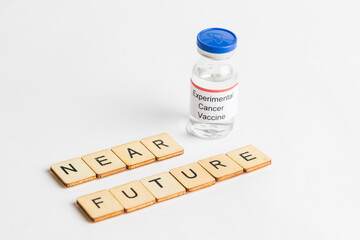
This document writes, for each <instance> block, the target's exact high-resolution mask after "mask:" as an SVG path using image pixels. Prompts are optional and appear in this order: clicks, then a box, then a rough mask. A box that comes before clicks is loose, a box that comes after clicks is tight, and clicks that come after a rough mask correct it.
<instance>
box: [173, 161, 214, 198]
mask: <svg viewBox="0 0 360 240" xmlns="http://www.w3.org/2000/svg"><path fill="white" fill-rule="evenodd" d="M170 173H171V175H173V176H174V177H175V178H176V179H177V180H178V181H179V182H180V183H181V184H182V185H183V186H184V187H185V188H186V191H188V192H193V191H196V190H199V189H202V188H205V187H209V186H211V185H214V184H215V178H213V177H212V176H211V175H210V174H209V173H208V172H207V171H206V170H205V169H204V168H202V167H201V166H200V165H199V164H197V163H190V164H188V165H185V166H182V167H178V168H175V169H172V170H170Z"/></svg>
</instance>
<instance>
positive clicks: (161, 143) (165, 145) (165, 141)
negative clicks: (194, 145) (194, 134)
mask: <svg viewBox="0 0 360 240" xmlns="http://www.w3.org/2000/svg"><path fill="white" fill-rule="evenodd" d="M140 142H141V143H142V144H144V145H145V147H146V148H147V149H149V150H150V152H152V153H153V154H154V155H155V157H156V160H157V161H161V160H165V159H168V158H171V157H175V156H178V155H181V154H183V153H184V148H183V147H181V146H180V145H179V144H178V143H177V142H175V140H174V139H173V138H172V137H170V135H169V134H167V133H162V134H159V135H155V136H152V137H147V138H144V139H142V140H140Z"/></svg>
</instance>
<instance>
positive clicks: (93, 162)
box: [82, 149, 126, 178]
mask: <svg viewBox="0 0 360 240" xmlns="http://www.w3.org/2000/svg"><path fill="white" fill-rule="evenodd" d="M82 159H83V160H84V161H85V162H86V163H87V165H89V167H90V168H91V169H92V170H93V171H94V172H95V173H96V176H97V177H98V178H102V177H106V176H110V175H112V174H115V173H119V172H122V171H124V170H126V165H125V163H123V162H122V161H121V160H120V159H119V158H118V157H117V156H116V155H115V154H114V153H113V152H112V151H110V150H109V149H105V150H102V151H99V152H95V153H91V154H88V155H85V156H83V157H82Z"/></svg>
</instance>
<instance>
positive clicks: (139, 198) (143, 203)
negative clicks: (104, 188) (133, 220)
mask: <svg viewBox="0 0 360 240" xmlns="http://www.w3.org/2000/svg"><path fill="white" fill-rule="evenodd" d="M110 193H111V194H112V195H114V197H115V198H116V199H117V200H118V201H119V202H120V203H121V205H123V206H124V208H125V212H127V213H129V212H133V211H135V210H138V209H141V208H144V207H147V206H150V205H152V204H154V203H155V198H154V196H153V195H151V193H150V192H149V191H148V190H147V189H146V188H145V187H144V185H142V184H141V183H140V182H139V181H134V182H130V183H127V184H124V185H121V186H118V187H115V188H112V189H110Z"/></svg>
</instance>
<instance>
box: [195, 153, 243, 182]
mask: <svg viewBox="0 0 360 240" xmlns="http://www.w3.org/2000/svg"><path fill="white" fill-rule="evenodd" d="M198 163H199V164H200V165H201V166H202V167H203V168H204V169H205V170H206V171H208V172H209V173H210V174H211V175H212V176H213V177H214V178H215V179H216V181H217V182H219V181H222V180H225V179H229V178H232V177H235V176H238V175H240V174H242V173H243V168H242V167H240V166H239V165H238V164H237V163H235V162H234V161H233V160H231V159H230V158H229V157H228V156H226V155H225V154H219V155H216V156H213V157H210V158H206V159H203V160H200V161H198Z"/></svg>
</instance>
